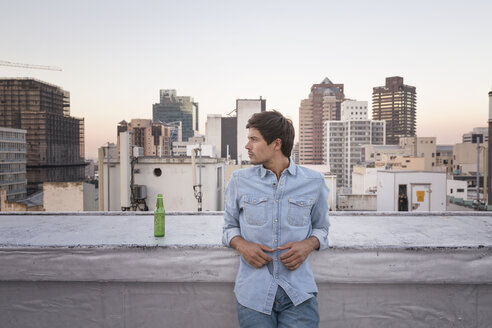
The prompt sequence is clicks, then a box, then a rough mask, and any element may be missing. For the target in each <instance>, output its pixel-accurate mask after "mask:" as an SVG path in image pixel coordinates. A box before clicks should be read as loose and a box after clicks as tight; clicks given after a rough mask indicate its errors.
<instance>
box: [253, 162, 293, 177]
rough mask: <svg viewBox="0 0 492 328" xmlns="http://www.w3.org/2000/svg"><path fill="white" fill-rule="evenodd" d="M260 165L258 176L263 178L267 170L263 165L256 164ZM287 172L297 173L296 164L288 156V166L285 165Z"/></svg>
mask: <svg viewBox="0 0 492 328" xmlns="http://www.w3.org/2000/svg"><path fill="white" fill-rule="evenodd" d="M258 166H259V167H260V177H261V178H264V177H265V176H266V174H267V172H268V171H269V170H267V169H265V167H263V165H258ZM287 172H289V173H290V174H291V175H296V174H297V165H296V163H294V161H293V160H292V159H290V158H289V166H288V167H287Z"/></svg>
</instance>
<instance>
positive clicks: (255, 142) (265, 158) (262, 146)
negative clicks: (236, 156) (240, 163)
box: [244, 128, 275, 164]
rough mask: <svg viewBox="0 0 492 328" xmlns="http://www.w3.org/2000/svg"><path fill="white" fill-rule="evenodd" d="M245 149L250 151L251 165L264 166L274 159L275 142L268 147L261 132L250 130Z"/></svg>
mask: <svg viewBox="0 0 492 328" xmlns="http://www.w3.org/2000/svg"><path fill="white" fill-rule="evenodd" d="M244 148H246V149H247V150H248V155H249V160H250V163H251V164H264V163H266V162H269V161H270V160H272V159H273V155H274V153H275V151H274V148H275V142H272V143H271V144H269V145H267V143H266V141H265V139H263V136H262V135H261V133H260V131H258V130H257V129H255V128H249V132H248V143H247V144H246V146H245V147H244Z"/></svg>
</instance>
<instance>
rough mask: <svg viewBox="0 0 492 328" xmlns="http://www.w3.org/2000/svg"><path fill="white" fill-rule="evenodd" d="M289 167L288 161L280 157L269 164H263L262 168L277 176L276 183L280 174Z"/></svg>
mask: <svg viewBox="0 0 492 328" xmlns="http://www.w3.org/2000/svg"><path fill="white" fill-rule="evenodd" d="M289 165H290V160H289V159H288V158H287V157H285V156H283V155H282V156H280V157H279V158H276V159H274V160H272V161H271V162H268V163H264V164H263V167H264V168H265V169H267V170H270V171H272V172H273V173H275V175H276V176H277V181H278V180H280V175H281V174H282V172H283V171H284V170H285V169H286V168H288V167H289Z"/></svg>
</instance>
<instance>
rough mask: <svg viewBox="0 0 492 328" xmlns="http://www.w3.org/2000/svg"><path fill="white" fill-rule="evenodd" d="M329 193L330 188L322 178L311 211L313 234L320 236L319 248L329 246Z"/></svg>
mask: <svg viewBox="0 0 492 328" xmlns="http://www.w3.org/2000/svg"><path fill="white" fill-rule="evenodd" d="M329 194H330V190H329V189H328V187H327V186H326V183H325V180H324V178H322V180H321V183H320V189H319V193H318V197H317V199H316V203H315V204H314V206H313V211H312V213H311V225H312V228H313V230H312V232H311V236H315V237H316V238H318V240H319V250H321V249H325V248H326V247H328V230H329V228H330V219H329V212H330V206H329V205H328V196H329Z"/></svg>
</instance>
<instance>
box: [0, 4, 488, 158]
mask: <svg viewBox="0 0 492 328" xmlns="http://www.w3.org/2000/svg"><path fill="white" fill-rule="evenodd" d="M491 13H492V1H474V0H470V1H466V2H465V1H449V0H448V1H441V0H434V1H429V0H427V1H420V0H414V1H411V2H409V1H395V0H393V1H386V0H381V1H380V0H375V1H350V0H348V1H329V0H325V1H309V0H305V1H286V0H284V1H275V0H272V1H256V0H251V1H234V0H228V1H198V0H195V1H188V0H184V1H183V0H182V1H147V0H140V1H121V0H120V1H113V0H110V1H103V0H99V1H93V0H86V1H72V0H64V1H52V0H43V1H25V0H16V1H11V0H0V60H3V61H11V62H19V63H28V64H38V65H48V66H57V67H61V68H62V69H63V71H61V72H59V71H48V70H34V69H25V68H14V67H6V66H0V77H1V78H5V77H32V78H36V79H39V80H42V81H45V82H48V83H51V84H55V85H57V86H60V87H61V88H63V89H64V90H67V91H70V97H71V98H70V101H71V114H72V116H76V117H84V118H85V133H86V136H85V142H86V157H88V158H96V157H97V148H98V147H100V146H102V145H103V144H105V143H106V142H108V141H110V142H116V126H117V124H118V122H120V121H122V120H127V121H129V120H131V119H133V118H147V119H151V118H152V104H154V103H157V102H158V101H159V90H160V89H176V90H177V93H178V96H179V95H181V96H191V97H193V98H194V100H195V101H197V102H198V103H199V104H200V117H199V120H200V132H201V133H202V134H205V121H206V116H207V114H224V115H225V114H227V113H229V112H231V111H232V110H234V108H235V104H236V99H238V98H242V99H244V98H249V99H254V98H259V97H260V96H261V97H263V99H266V105H267V109H276V110H278V111H280V112H282V113H283V114H284V115H286V116H289V117H291V118H292V119H293V121H294V126H295V127H296V128H297V127H298V112H299V105H300V102H301V100H302V99H305V98H307V97H308V95H309V92H310V88H311V86H312V85H313V84H315V83H320V82H321V81H322V80H323V79H324V78H325V77H328V78H329V79H330V80H331V81H332V82H333V83H343V84H344V85H345V96H346V97H348V98H351V99H356V100H361V101H368V102H369V107H371V99H372V88H373V87H377V86H382V85H384V84H385V78H386V77H389V76H402V77H403V78H404V83H405V84H408V85H411V86H415V87H416V88H417V135H418V136H421V137H437V144H454V143H458V142H461V137H462V134H463V133H467V132H469V131H471V130H472V129H473V128H474V127H478V126H487V121H488V95H487V94H488V92H489V91H491V90H492V42H491V41H490V35H491V32H492V19H491V17H492V15H491Z"/></svg>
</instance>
